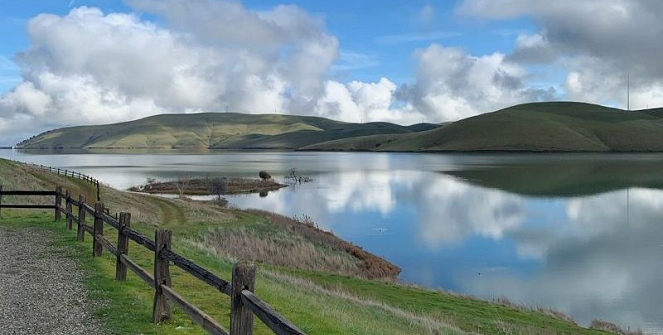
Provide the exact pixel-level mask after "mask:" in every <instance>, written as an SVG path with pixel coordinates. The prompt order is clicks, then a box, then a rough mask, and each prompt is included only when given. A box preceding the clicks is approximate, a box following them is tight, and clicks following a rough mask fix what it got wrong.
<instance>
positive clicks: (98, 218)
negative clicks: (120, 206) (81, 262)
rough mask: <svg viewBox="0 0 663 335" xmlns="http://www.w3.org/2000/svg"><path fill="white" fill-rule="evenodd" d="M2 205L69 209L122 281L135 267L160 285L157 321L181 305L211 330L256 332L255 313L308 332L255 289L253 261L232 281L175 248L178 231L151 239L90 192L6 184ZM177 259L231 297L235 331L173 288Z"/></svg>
mask: <svg viewBox="0 0 663 335" xmlns="http://www.w3.org/2000/svg"><path fill="white" fill-rule="evenodd" d="M3 196H49V197H51V196H52V197H54V201H53V204H52V205H21V204H3V203H2V198H3ZM63 199H64V202H65V206H64V208H63V207H62V201H63ZM74 206H75V207H77V209H78V210H77V215H74V211H73V209H72V208H73V207H74ZM2 208H26V209H52V210H53V211H54V213H55V221H60V220H61V216H62V213H64V215H65V219H66V225H67V229H69V230H71V229H73V225H74V223H75V224H76V226H77V239H78V241H83V240H84V239H85V233H86V232H87V233H88V234H90V235H91V236H92V255H93V256H94V257H98V256H100V255H101V254H102V251H103V249H106V250H107V251H108V252H110V253H111V254H113V255H114V256H115V257H116V261H115V279H116V280H118V281H124V280H125V279H126V276H127V269H129V270H131V271H132V272H134V273H135V274H136V275H137V276H138V277H139V278H141V279H142V280H143V281H145V283H147V284H148V285H149V286H151V287H152V288H154V291H155V292H154V303H153V309H152V322H155V323H159V322H164V321H168V320H170V319H171V318H172V307H171V305H172V304H175V305H176V306H178V307H179V308H180V309H181V310H182V312H184V313H185V314H186V315H188V316H189V317H190V318H191V320H193V321H194V322H196V323H197V324H199V325H200V326H201V327H202V328H203V329H205V330H206V331H208V332H209V333H211V334H230V335H251V334H253V316H254V315H255V316H257V317H258V319H260V320H261V321H262V322H263V323H265V325H267V327H269V328H270V329H271V330H272V331H273V332H274V333H275V334H279V335H291V334H304V332H302V331H301V330H299V329H298V328H297V327H296V326H295V325H293V324H292V323H291V322H290V321H288V320H286V319H285V318H284V317H282V316H281V315H279V313H277V312H276V311H275V310H274V309H273V308H272V307H271V306H269V305H268V304H267V303H266V302H264V301H263V300H261V299H260V298H259V297H257V296H256V295H255V294H254V293H253V291H254V287H255V271H256V269H255V266H254V265H253V264H250V263H247V262H238V263H235V264H234V265H233V268H232V279H231V281H230V282H228V281H226V280H225V279H222V278H220V277H218V276H217V275H215V274H213V273H212V272H210V271H208V270H206V269H205V268H203V267H201V266H199V265H198V264H196V263H194V262H193V261H191V260H189V259H186V258H184V257H182V256H180V255H179V254H177V253H176V252H174V251H173V250H172V248H171V239H172V232H171V231H170V230H163V229H157V230H156V231H155V234H154V240H151V239H149V238H148V237H146V236H145V235H143V234H141V233H140V232H138V231H136V230H134V229H132V228H131V213H120V215H119V219H116V218H114V217H111V216H110V215H108V214H107V213H104V205H103V203H101V202H96V203H95V205H94V207H92V206H90V205H88V204H87V203H86V202H85V196H83V195H79V196H78V200H75V199H73V198H72V196H71V193H70V192H69V191H66V192H64V193H63V192H62V188H61V187H57V188H56V189H55V191H5V190H3V189H2V186H1V185H0V209H2ZM88 214H89V215H90V218H92V219H93V222H94V223H93V225H92V226H90V225H88V224H87V222H86V216H87V215H88ZM105 225H108V226H110V227H112V228H114V229H116V230H117V236H118V240H117V245H113V244H112V243H111V241H109V240H108V239H107V238H106V237H105V236H104V227H105ZM130 240H131V241H134V242H136V243H137V244H138V245H140V246H142V247H144V248H147V249H148V250H150V251H152V252H154V270H153V272H152V273H150V272H149V271H147V270H145V269H143V268H141V267H140V266H139V265H138V264H136V263H135V262H134V261H133V260H131V258H130V257H129V241H130ZM171 263H172V264H173V265H175V266H177V267H178V268H180V269H182V270H184V271H185V272H187V273H189V274H191V275H193V276H194V277H196V278H198V279H199V280H200V281H202V282H204V283H206V284H207V285H210V286H212V287H213V288H215V289H216V290H218V291H219V292H221V293H223V294H226V295H228V296H230V299H231V306H230V331H228V330H226V329H225V328H224V327H223V326H222V325H221V324H219V323H218V322H217V321H216V320H214V319H213V318H211V317H210V316H209V315H207V314H206V313H205V312H203V311H201V310H200V309H199V308H198V307H196V306H194V305H193V304H191V303H189V302H188V301H186V299H184V298H183V297H182V296H181V295H179V294H178V293H177V292H176V291H175V290H174V289H173V287H172V285H171V278H170V270H169V268H170V265H171Z"/></svg>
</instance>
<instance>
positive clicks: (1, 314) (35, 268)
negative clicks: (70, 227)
mask: <svg viewBox="0 0 663 335" xmlns="http://www.w3.org/2000/svg"><path fill="white" fill-rule="evenodd" d="M48 236H49V235H48V232H46V231H43V230H40V229H36V228H23V229H16V230H2V229H0V333H2V334H21V335H22V334H26V335H27V334H49V335H51V334H52V335H59V334H92V335H96V334H106V333H107V332H106V331H104V330H103V328H102V327H101V326H100V325H99V322H98V320H96V319H95V318H94V317H93V316H92V311H93V310H94V307H95V306H94V304H95V303H94V302H91V301H89V300H87V294H86V290H85V287H84V285H83V282H82V281H83V277H84V275H83V273H82V272H81V270H80V269H79V268H78V265H77V264H76V262H75V261H74V260H72V259H70V258H67V257H65V256H64V255H63V253H62V250H61V249H59V248H58V247H53V246H51V239H50V238H49V237H48Z"/></svg>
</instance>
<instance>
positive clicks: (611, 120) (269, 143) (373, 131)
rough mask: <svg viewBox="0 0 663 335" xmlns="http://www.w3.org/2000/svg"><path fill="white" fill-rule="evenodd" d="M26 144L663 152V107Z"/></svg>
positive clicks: (88, 133)
mask: <svg viewBox="0 0 663 335" xmlns="http://www.w3.org/2000/svg"><path fill="white" fill-rule="evenodd" d="M17 147H18V148H22V149H35V148H38V149H114V148H118V149H177V148H201V149H203V148H204V149H282V150H317V151H412V152H454V151H457V152H473V151H507V152H518V151H521V152H654V151H663V109H648V110H639V111H625V110H620V109H615V108H609V107H604V106H599V105H592V104H585V103H577V102H545V103H531V104H523V105H517V106H513V107H509V108H505V109H502V110H499V111H496V112H493V113H487V114H481V115H478V116H475V117H471V118H467V119H463V120H460V121H457V122H453V123H448V124H442V125H434V124H417V125H412V126H400V125H396V124H391V123H386V122H372V123H361V124H359V123H345V122H339V121H333V120H329V119H325V118H319V117H309V116H292V115H279V114H269V115H267V114H265V115H255V114H237V113H202V114H166V115H157V116H152V117H148V118H145V119H140V120H136V121H130V122H124V123H117V124H110V125H101V126H80V127H69V128H61V129H55V130H52V131H48V132H45V133H43V134H40V135H37V136H35V137H33V138H30V139H28V140H25V141H23V142H21V143H19V144H18V145H17Z"/></svg>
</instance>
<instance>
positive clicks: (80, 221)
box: [76, 194, 87, 242]
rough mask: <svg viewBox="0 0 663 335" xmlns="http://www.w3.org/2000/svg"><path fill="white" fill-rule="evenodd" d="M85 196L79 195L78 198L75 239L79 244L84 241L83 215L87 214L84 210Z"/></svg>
mask: <svg viewBox="0 0 663 335" xmlns="http://www.w3.org/2000/svg"><path fill="white" fill-rule="evenodd" d="M84 204H85V196H84V195H82V194H80V195H79V196H78V205H79V206H78V229H77V230H76V239H77V240H78V241H80V242H83V240H85V229H84V228H83V225H84V224H85V213H86V212H87V211H86V210H85V206H83V205H84Z"/></svg>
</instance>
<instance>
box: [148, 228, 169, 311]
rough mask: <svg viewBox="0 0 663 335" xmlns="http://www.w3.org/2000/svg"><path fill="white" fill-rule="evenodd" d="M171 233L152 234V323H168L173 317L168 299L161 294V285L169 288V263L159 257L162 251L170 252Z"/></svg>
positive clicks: (164, 231)
mask: <svg viewBox="0 0 663 335" xmlns="http://www.w3.org/2000/svg"><path fill="white" fill-rule="evenodd" d="M172 237H173V232H172V231H170V230H163V229H157V230H156V231H155V232H154V246H155V247H154V288H155V292H154V305H153V308H152V321H153V322H154V323H160V322H164V321H169V320H170V319H172V317H173V309H172V306H171V303H170V300H169V299H168V297H166V296H165V295H164V294H163V289H162V288H161V285H166V286H171V285H172V282H171V280H170V269H169V265H170V262H169V261H168V259H166V258H164V257H163V256H162V255H161V252H162V251H164V250H170V241H171V239H172Z"/></svg>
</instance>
